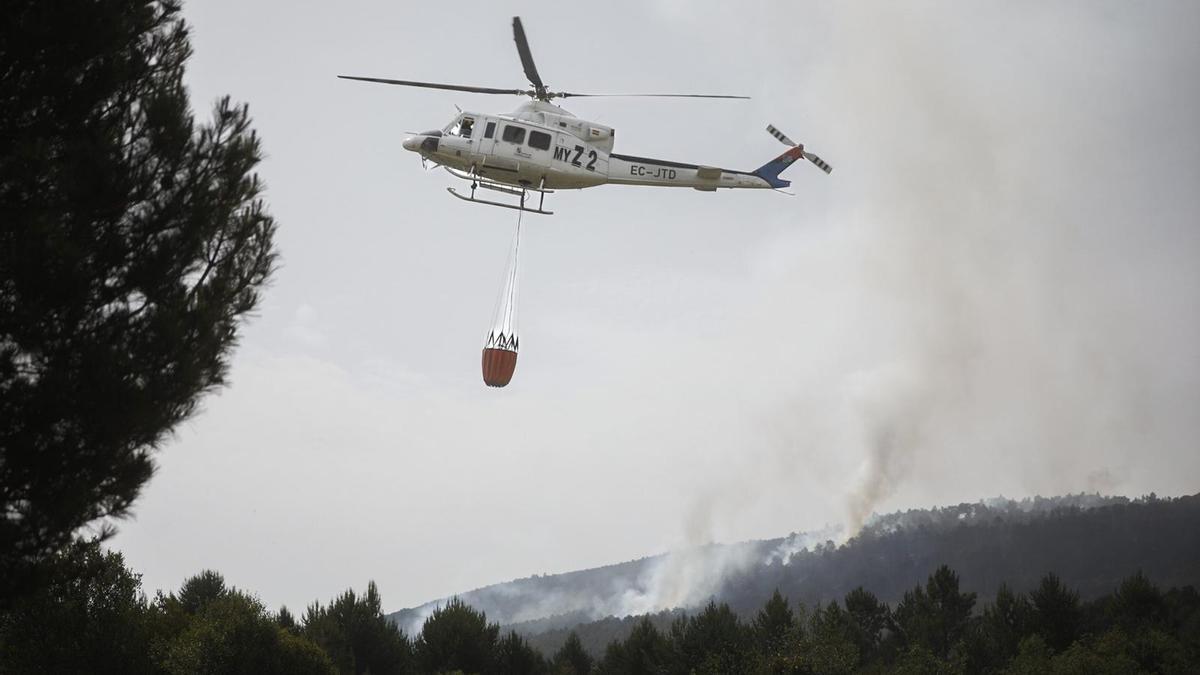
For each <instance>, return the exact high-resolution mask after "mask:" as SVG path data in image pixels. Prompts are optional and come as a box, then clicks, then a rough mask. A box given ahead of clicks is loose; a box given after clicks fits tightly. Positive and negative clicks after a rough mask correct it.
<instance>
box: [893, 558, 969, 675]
mask: <svg viewBox="0 0 1200 675" xmlns="http://www.w3.org/2000/svg"><path fill="white" fill-rule="evenodd" d="M958 586H959V583H958V575H957V574H955V572H954V571H953V570H951V569H950V568H949V567H947V566H946V565H942V566H941V567H939V568H938V569H937V571H935V572H934V573H933V574H932V575H930V577H929V581H928V582H927V583H926V584H925V588H924V589H922V588H921V587H920V586H917V587H916V588H914V589H913V590H911V591H909V592H908V593H905V594H904V599H903V600H901V601H900V604H898V605H897V606H896V611H895V613H894V617H895V623H896V625H897V627H898V629H899V632H900V635H901V636H902V637H903V638H904V640H905V642H906V643H908V644H909V645H919V646H921V647H924V648H927V649H928V650H929V651H930V652H931V653H932V654H933V655H934V656H937V657H939V658H945V657H946V656H947V655H948V654H949V653H950V648H951V647H953V646H954V645H955V643H957V642H958V641H959V640H961V639H962V638H963V637H964V636H965V635H966V631H967V625H968V623H969V621H970V618H971V609H972V608H973V607H974V606H975V594H974V593H962V592H960V591H959V589H958Z"/></svg>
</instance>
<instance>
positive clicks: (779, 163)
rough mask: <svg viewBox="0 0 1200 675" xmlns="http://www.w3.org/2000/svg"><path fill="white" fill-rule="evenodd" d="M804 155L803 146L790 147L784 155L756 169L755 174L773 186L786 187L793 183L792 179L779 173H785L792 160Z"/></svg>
mask: <svg viewBox="0 0 1200 675" xmlns="http://www.w3.org/2000/svg"><path fill="white" fill-rule="evenodd" d="M803 157H804V147H803V146H800V145H797V146H796V147H794V148H788V149H787V152H784V153H783V154H782V155H780V156H778V157H776V158H775V159H773V160H771V161H769V162H767V163H766V164H763V165H762V166H760V167H758V168H757V169H755V170H754V175H756V176H758V177H759V178H762V179H763V180H765V181H767V183H768V184H770V186H771V187H773V188H785V187H787V186H789V185H791V184H792V181H790V180H783V179H782V178H780V177H779V174H781V173H783V170H784V169H786V168H788V167H789V166H791V165H792V162H795V161H796V160H798V159H801V158H803Z"/></svg>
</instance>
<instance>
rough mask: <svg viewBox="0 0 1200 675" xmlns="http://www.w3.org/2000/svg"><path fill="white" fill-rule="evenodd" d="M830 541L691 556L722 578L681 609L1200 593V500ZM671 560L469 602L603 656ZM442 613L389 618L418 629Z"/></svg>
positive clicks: (802, 540)
mask: <svg viewBox="0 0 1200 675" xmlns="http://www.w3.org/2000/svg"><path fill="white" fill-rule="evenodd" d="M820 539H821V538H820V537H814V536H812V535H811V534H793V535H790V536H789V537H784V538H780V539H773V540H766V541H757V542H746V543H742V544H733V545H714V546H710V547H705V548H702V549H698V550H695V551H690V552H686V554H685V555H687V556H689V557H690V558H691V559H690V560H689V561H688V564H689V565H691V566H693V567H694V566H696V565H700V566H704V565H710V566H712V567H713V568H714V569H716V570H718V571H719V572H721V574H720V575H718V578H716V579H715V580H713V579H710V582H711V584H710V586H709V587H708V588H706V589H705V590H704V594H703V595H701V596H700V600H699V602H697V603H695V604H693V605H690V606H684V607H682V609H696V608H697V607H699V606H702V605H703V604H705V603H706V602H707V601H708V600H709V599H710V598H711V599H715V600H716V601H718V602H725V603H728V604H729V606H730V607H731V608H732V609H733V610H734V611H735V612H737V613H739V614H740V615H742V616H743V617H747V616H750V615H751V614H752V613H753V612H755V611H757V610H758V609H759V608H760V607H762V606H763V604H764V603H765V602H766V601H767V600H768V599H769V598H770V597H771V595H772V593H773V592H774V591H775V590H776V589H778V590H779V591H780V592H781V593H782V594H783V595H784V597H786V598H788V599H790V600H791V601H793V602H801V603H804V604H805V605H808V606H813V605H815V604H817V603H827V602H829V601H832V600H837V599H840V598H843V597H844V596H845V595H846V594H847V593H848V592H850V591H851V590H853V589H854V588H857V587H859V586H862V587H865V588H868V589H871V590H872V592H874V594H875V595H876V596H877V597H878V598H879V599H880V601H882V602H887V603H895V602H898V601H899V600H901V599H902V597H903V595H904V593H905V592H906V591H908V590H910V589H911V588H912V587H913V586H914V585H917V584H919V583H921V582H922V581H923V580H924V579H926V578H927V577H928V576H929V574H931V573H932V572H933V570H935V569H936V568H937V567H938V566H939V565H942V564H946V565H949V566H950V567H951V568H953V569H954V570H955V571H957V572H958V573H959V575H960V576H961V578H962V583H963V588H964V590H965V591H967V592H973V593H976V594H977V595H978V597H979V598H980V599H981V600H990V599H991V598H993V597H994V596H995V594H996V592H997V589H998V588H999V587H1000V585H1001V584H1002V583H1008V585H1009V586H1010V587H1011V588H1013V589H1015V590H1017V591H1028V590H1030V589H1032V588H1034V587H1035V586H1036V585H1037V584H1038V583H1039V582H1040V580H1041V578H1042V577H1043V575H1044V574H1045V573H1047V572H1049V571H1054V572H1056V573H1057V574H1058V575H1059V576H1060V577H1061V578H1062V579H1063V581H1064V583H1066V584H1068V585H1069V586H1071V587H1072V588H1074V589H1076V590H1077V591H1078V592H1079V593H1080V595H1081V597H1082V598H1084V599H1091V598H1096V597H1098V596H1100V595H1102V594H1104V593H1109V592H1111V591H1112V589H1113V588H1114V587H1115V586H1116V585H1117V584H1119V583H1120V581H1121V579H1123V578H1126V577H1128V576H1129V575H1132V574H1134V573H1136V572H1138V571H1139V570H1140V571H1142V572H1143V573H1145V574H1146V575H1147V576H1148V577H1149V578H1151V579H1154V580H1155V582H1156V583H1159V584H1161V585H1163V586H1166V587H1172V586H1186V585H1198V584H1200V496H1189V497H1181V498H1176V499H1158V498H1157V497H1155V496H1154V495H1150V496H1148V497H1144V498H1140V499H1132V500H1131V499H1127V498H1124V497H1100V496H1097V495H1070V496H1065V497H1055V498H1040V497H1039V498H1034V499H1026V500H1023V501H1013V500H1004V499H995V500H988V501H985V502H978V503H972V504H960V505H957V506H949V507H944V508H935V509H928V510H910V511H904V512H898V513H893V514H889V515H886V516H880V517H876V518H874V519H873V520H872V521H871V522H870V523H869V524H868V526H867V527H865V528H864V529H863V531H862V532H860V533H859V534H858V535H857V536H855V537H854V538H852V539H850V540H849V541H848V542H846V543H845V544H844V545H841V546H837V545H835V544H834V543H833V542H832V541H829V540H824V541H820ZM814 540H817V541H818V542H819V543H814ZM676 555H679V554H676ZM669 558H670V556H658V557H654V558H645V559H642V560H637V561H633V562H627V563H622V564H619V565H611V566H608V567H601V568H597V569H594V570H585V571H579V572H571V573H568V574H560V575H547V576H541V577H530V578H527V579H521V580H518V581H514V582H510V583H507V584H498V585H496V586H490V587H487V588H483V589H478V590H475V591H470V592H467V593H464V594H462V595H461V596H459V597H460V598H461V599H462V600H463V601H464V602H466V603H468V604H470V605H471V606H473V607H476V608H479V609H481V610H483V611H485V612H486V613H487V615H488V617H489V618H490V619H492V620H495V621H498V622H499V623H500V624H501V625H503V626H506V627H512V628H514V629H516V630H517V631H518V632H520V633H522V634H523V635H525V636H527V637H528V638H529V639H530V640H531V642H533V643H534V644H535V645H536V646H538V647H539V648H541V649H542V650H543V651H544V652H547V653H550V652H553V651H554V650H555V649H557V647H558V646H559V645H561V644H562V641H563V640H564V639H565V638H566V635H567V633H568V632H569V629H571V628H576V627H577V628H576V630H578V631H579V633H580V636H581V637H583V638H584V641H585V643H586V646H587V647H588V648H589V649H592V650H596V649H601V648H603V646H604V645H606V644H607V643H608V642H609V641H610V640H612V639H620V638H624V637H625V636H626V635H627V634H628V633H629V630H630V629H631V627H632V626H633V625H634V623H635V622H634V621H633V620H631V619H622V618H621V617H625V616H626V615H628V614H631V613H639V612H622V611H620V610H621V609H622V608H623V607H622V605H623V602H622V599H627V598H629V597H630V596H631V595H632V596H635V597H646V596H651V595H653V593H654V591H655V589H654V588H653V586H654V585H655V584H656V583H659V582H661V579H662V577H663V576H664V575H665V574H669V573H670V572H671V570H672V567H671V564H670V560H669ZM731 561H733V562H731ZM443 602H444V601H443ZM435 605H436V603H430V604H429V605H426V606H423V607H421V608H415V609H411V610H402V611H401V612H397V613H394V614H392V615H390V616H391V618H393V620H396V621H397V622H398V623H399V625H400V626H401V627H402V628H405V629H406V630H409V631H410V632H412V631H413V627H416V628H419V626H420V622H421V620H422V619H423V618H424V617H425V616H427V615H428V613H429V611H431V609H432V607H433V606H435ZM624 605H625V606H628V603H624ZM670 608H671V607H660V608H656V609H660V610H665V609H670ZM604 617H614V618H607V619H606V618H604ZM673 618H674V615H673V614H671V613H669V612H666V613H663V614H661V615H659V616H658V618H656V619H655V620H654V621H655V623H656V624H657V625H659V626H660V627H665V626H667V625H668V624H669V623H670V622H671V621H672V620H673Z"/></svg>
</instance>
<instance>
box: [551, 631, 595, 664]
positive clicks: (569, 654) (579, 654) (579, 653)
mask: <svg viewBox="0 0 1200 675" xmlns="http://www.w3.org/2000/svg"><path fill="white" fill-rule="evenodd" d="M553 664H554V673H555V675H588V673H590V672H592V657H591V655H590V654H588V653H587V650H585V649H584V648H583V642H582V641H581V640H580V639H579V634H578V633H576V632H575V631H571V633H570V634H569V635H567V640H566V642H564V643H563V646H562V647H560V648H559V649H558V651H557V652H554V659H553Z"/></svg>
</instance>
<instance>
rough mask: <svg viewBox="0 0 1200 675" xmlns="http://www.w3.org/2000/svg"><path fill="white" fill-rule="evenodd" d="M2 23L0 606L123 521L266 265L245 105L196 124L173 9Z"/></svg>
mask: <svg viewBox="0 0 1200 675" xmlns="http://www.w3.org/2000/svg"><path fill="white" fill-rule="evenodd" d="M3 14H4V20H3V21H2V22H0V220H2V221H3V226H2V227H0V393H2V395H0V420H3V421H4V422H3V424H0V511H2V512H3V513H4V517H3V518H2V519H0V609H3V608H4V607H5V606H7V605H8V604H10V603H11V602H12V601H13V600H14V598H15V597H16V595H17V594H19V593H34V592H36V590H37V587H38V586H39V585H40V584H41V583H45V582H46V581H47V579H48V574H49V571H48V570H45V569H44V566H45V564H46V563H47V561H49V560H50V559H51V557H52V556H53V554H54V553H55V552H56V551H59V550H63V549H64V548H65V547H68V546H69V545H70V542H71V539H72V536H73V533H75V532H76V531H78V530H79V529H80V528H81V527H83V526H84V525H87V524H88V523H96V522H97V521H100V523H99V527H100V529H101V530H102V534H104V535H107V534H110V533H111V530H110V529H108V527H109V526H108V525H107V524H106V523H108V522H111V521H108V520H107V519H108V518H111V517H117V516H122V515H125V514H127V513H128V511H129V509H130V506H131V505H132V503H133V502H134V500H135V499H136V498H137V496H138V494H139V491H140V489H141V487H142V485H143V484H144V483H145V482H146V481H147V480H148V479H149V478H150V475H151V473H152V472H153V463H152V453H153V451H154V449H155V448H157V447H159V446H160V445H161V444H162V443H163V441H164V440H165V439H166V438H168V436H169V434H170V433H171V432H172V430H173V429H174V428H175V427H176V426H177V425H178V424H179V423H180V422H181V421H182V420H184V419H186V418H187V417H188V416H189V415H191V414H192V412H193V411H194V410H195V408H196V405H197V402H198V400H199V398H200V396H201V395H202V394H203V393H205V392H207V391H210V390H212V389H214V388H216V387H219V386H221V385H222V384H223V383H224V381H225V374H226V370H227V360H228V358H229V355H230V353H231V351H232V348H233V346H234V343H235V342H236V339H237V334H238V328H239V325H240V321H241V320H242V319H243V318H244V317H245V316H246V315H247V313H249V312H251V311H252V310H253V309H254V308H255V307H256V306H257V304H258V301H259V293H260V291H261V289H262V288H263V286H264V285H265V283H266V282H267V280H268V278H269V277H270V275H271V273H272V269H273V267H274V260H275V254H274V251H273V244H272V239H273V235H274V232H275V222H274V220H273V219H272V217H271V216H270V215H269V214H268V213H267V211H266V208H265V207H264V205H263V203H262V201H261V200H260V198H259V197H260V194H261V191H262V186H261V184H260V183H259V180H258V178H257V176H256V175H255V174H254V173H253V170H254V167H255V166H256V165H257V163H258V162H259V159H260V157H261V151H260V148H259V141H258V138H257V136H256V135H255V133H254V132H253V131H252V130H251V128H250V118H249V114H248V112H247V109H246V108H245V107H244V106H237V105H234V104H232V103H231V102H230V101H229V100H228V99H227V98H226V99H222V100H221V101H219V102H218V103H217V104H216V106H215V109H214V112H213V119H212V121H211V122H210V123H204V124H201V123H197V122H196V121H195V120H194V119H193V116H192V113H191V112H190V108H189V103H188V98H187V91H186V88H185V86H184V64H185V63H186V61H187V59H188V57H189V56H190V54H191V47H190V45H189V39H188V30H187V27H186V26H185V25H184V22H183V19H182V18H181V15H180V7H179V2H178V1H177V0H92V1H89V2H81V3H75V2H43V1H41V0H11V1H10V2H6V3H5V4H4V12H3Z"/></svg>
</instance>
